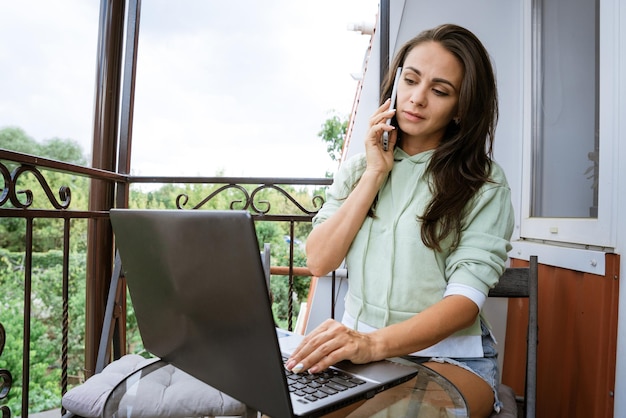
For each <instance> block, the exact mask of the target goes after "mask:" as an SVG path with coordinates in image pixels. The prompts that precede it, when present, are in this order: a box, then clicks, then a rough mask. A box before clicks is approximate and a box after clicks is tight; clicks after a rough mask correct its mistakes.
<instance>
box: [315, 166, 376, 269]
mask: <svg viewBox="0 0 626 418" xmlns="http://www.w3.org/2000/svg"><path fill="white" fill-rule="evenodd" d="M386 176H387V173H382V172H378V173H377V172H373V171H372V170H366V171H365V173H363V175H362V176H361V179H360V180H359V182H358V183H357V185H356V187H355V188H354V190H353V191H352V192H351V193H350V195H348V197H347V198H346V200H345V202H344V203H343V204H342V205H341V206H340V207H339V209H338V210H337V212H335V213H334V214H333V215H332V216H331V217H330V218H328V219H327V220H326V221H324V222H322V223H321V224H319V225H317V226H316V227H315V228H314V229H313V231H311V233H310V234H309V236H308V237H307V240H306V255H307V266H308V267H309V270H311V274H313V275H314V276H324V275H325V274H327V273H328V272H330V271H332V270H334V269H336V268H337V267H339V265H340V263H341V261H342V260H343V259H344V258H345V256H346V254H347V252H348V248H350V245H351V244H352V241H353V240H354V237H355V236H356V234H357V232H358V231H359V228H361V225H362V224H363V221H364V220H365V217H366V216H367V213H368V211H369V209H370V207H371V206H372V203H373V202H374V199H375V197H376V194H377V193H378V190H379V189H380V186H381V185H382V183H383V181H384V180H385V178H386Z"/></svg>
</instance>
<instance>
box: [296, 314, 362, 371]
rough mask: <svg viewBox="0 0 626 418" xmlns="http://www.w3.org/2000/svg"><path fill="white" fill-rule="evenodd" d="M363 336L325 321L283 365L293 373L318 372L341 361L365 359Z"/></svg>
mask: <svg viewBox="0 0 626 418" xmlns="http://www.w3.org/2000/svg"><path fill="white" fill-rule="evenodd" d="M365 339H366V336H364V335H363V334H360V333H358V332H357V331H354V330H351V329H349V328H347V327H345V326H344V325H342V324H340V323H338V322H337V321H333V320H327V321H325V322H324V323H322V324H321V325H320V326H319V327H318V328H317V329H315V330H314V331H313V332H311V333H310V334H309V335H308V336H307V337H305V339H304V340H303V341H302V344H301V345H300V346H299V347H298V348H297V349H296V351H294V353H293V354H292V356H291V358H290V359H289V360H288V361H287V362H286V363H285V367H286V368H287V369H288V370H292V371H293V372H295V373H300V372H303V371H308V372H310V373H318V372H321V371H323V370H325V369H327V368H328V367H330V366H332V365H333V364H335V363H338V362H339V361H341V360H352V361H357V362H364V361H363V358H367V355H366V354H364V352H363V350H364V348H366V347H367V344H363V342H364V340H365ZM365 361H367V360H365Z"/></svg>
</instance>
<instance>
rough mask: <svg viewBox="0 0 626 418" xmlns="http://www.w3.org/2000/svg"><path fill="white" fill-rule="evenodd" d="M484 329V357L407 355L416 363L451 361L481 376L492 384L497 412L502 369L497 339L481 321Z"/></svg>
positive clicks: (494, 407)
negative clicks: (500, 369) (500, 367)
mask: <svg viewBox="0 0 626 418" xmlns="http://www.w3.org/2000/svg"><path fill="white" fill-rule="evenodd" d="M480 328H481V330H482V334H481V336H482V341H483V352H484V353H485V355H484V357H471V358H450V357H430V358H429V357H414V356H406V357H404V358H405V359H407V360H410V361H413V362H415V363H425V362H427V361H435V362H438V363H450V364H454V365H456V366H459V367H462V368H464V369H466V370H469V371H471V372H472V373H474V374H476V375H478V376H479V377H481V378H482V379H483V380H484V381H486V382H487V384H489V386H491V389H492V390H493V396H494V404H493V409H494V410H495V411H496V412H500V409H501V408H502V402H501V401H500V398H499V397H498V383H499V381H500V371H499V369H498V350H497V349H496V341H495V339H494V338H493V335H492V334H491V331H490V330H489V328H487V326H486V325H485V324H483V323H482V321H481V323H480Z"/></svg>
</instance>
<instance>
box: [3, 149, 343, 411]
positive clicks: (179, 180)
mask: <svg viewBox="0 0 626 418" xmlns="http://www.w3.org/2000/svg"><path fill="white" fill-rule="evenodd" d="M52 172H55V173H62V174H63V175H66V176H69V178H74V177H80V178H87V179H88V180H89V182H90V186H89V187H88V189H89V190H73V189H72V188H71V187H70V186H68V185H67V184H61V185H53V184H50V183H51V181H50V180H49V177H51V174H50V173H52ZM0 173H1V175H2V180H3V184H0V187H1V188H0V218H2V220H4V219H5V218H8V219H12V220H19V222H20V223H21V225H22V226H23V227H24V233H23V243H22V244H21V247H22V248H23V261H22V265H21V267H20V269H21V271H22V274H21V278H22V280H23V286H22V287H23V295H22V297H23V307H22V309H21V314H22V321H23V326H22V329H21V330H16V329H9V328H8V327H7V324H0V379H1V380H0V405H2V406H0V413H1V414H0V416H2V417H3V418H7V417H10V416H11V413H14V414H19V415H21V416H22V417H28V413H29V405H30V399H31V398H33V397H36V398H40V397H41V396H43V395H42V394H36V393H35V394H31V393H30V382H31V375H30V371H31V369H32V367H34V366H35V364H34V363H33V361H34V360H33V359H32V355H33V353H34V352H36V347H33V344H35V342H34V341H33V332H34V326H35V325H37V326H38V325H40V324H39V323H38V322H36V323H33V322H31V321H33V319H32V318H34V312H35V311H37V310H40V309H41V306H40V296H39V295H41V293H42V292H43V293H50V292H53V289H52V288H46V287H45V285H44V288H38V287H37V286H42V284H41V283H39V282H38V283H33V277H34V276H33V275H34V271H33V269H34V268H35V267H36V266H35V264H34V262H33V260H34V256H36V255H37V251H36V250H37V240H38V239H39V238H40V237H38V236H37V233H38V227H37V225H38V223H39V222H42V221H44V220H54V222H58V223H60V229H61V232H60V233H59V234H60V237H61V238H60V239H58V240H57V241H56V242H58V248H57V247H54V246H53V247H52V248H53V249H54V250H56V251H57V252H58V254H59V260H60V264H61V266H60V269H59V271H60V273H59V275H60V277H54V278H53V279H52V280H53V283H55V286H54V288H55V289H56V288H57V285H58V288H59V289H60V291H59V293H60V294H59V295H55V297H56V298H59V299H60V301H61V305H62V313H61V315H60V317H59V318H54V319H53V321H58V322H59V323H58V324H57V327H58V326H60V328H61V334H62V335H61V336H60V351H59V352H58V355H57V356H56V358H55V359H54V360H53V363H54V364H49V365H48V367H50V368H51V369H52V368H60V369H61V381H60V382H59V386H60V388H61V390H60V393H61V394H63V393H65V392H66V391H67V389H68V386H69V385H71V383H72V382H71V381H70V380H71V376H69V375H68V361H69V353H70V351H72V350H76V347H75V342H74V341H72V339H71V337H70V336H71V335H81V336H82V337H84V344H82V345H81V347H80V349H83V350H84V377H83V378H87V377H89V376H90V375H91V374H92V372H91V371H92V370H94V366H95V358H96V351H97V341H98V340H99V336H100V332H101V329H102V321H103V318H104V301H105V300H106V296H107V292H108V281H107V280H106V278H110V275H111V269H112V262H113V253H114V248H113V244H112V243H113V237H112V232H111V229H110V225H109V222H108V216H109V214H108V210H107V209H104V210H90V209H88V208H86V207H77V204H75V202H74V200H75V198H76V197H81V198H82V199H79V200H81V202H83V204H84V202H93V196H90V195H93V194H95V193H99V192H100V190H102V185H103V184H104V185H106V187H105V189H107V190H113V196H107V197H105V198H104V199H103V200H104V201H105V202H111V203H108V204H107V205H105V206H108V208H111V207H112V206H113V203H112V202H117V204H116V205H115V206H117V207H128V194H129V190H130V186H136V187H142V186H138V185H141V184H143V185H145V184H153V185H187V186H188V185H191V184H199V185H210V186H212V187H211V192H210V193H209V194H208V195H206V196H203V197H202V199H200V200H199V201H190V197H189V195H188V194H186V193H179V194H178V195H177V196H176V197H175V202H171V205H172V206H173V207H175V208H178V209H181V210H188V209H200V210H202V209H209V208H219V209H242V210H248V211H250V212H251V214H252V216H253V218H254V219H255V221H256V222H258V221H268V222H286V223H288V231H289V232H288V237H285V241H286V242H287V243H288V246H289V248H288V257H287V263H286V265H283V266H275V267H273V268H272V274H273V275H286V277H287V278H288V280H289V295H291V294H292V293H293V285H294V278H295V277H296V276H298V275H303V274H306V273H307V269H306V268H303V266H301V265H300V266H296V265H294V245H295V242H296V238H297V237H296V232H295V231H296V228H297V227H298V226H299V225H300V224H309V223H310V221H311V219H312V217H313V216H314V215H315V214H316V213H317V211H318V210H319V208H320V207H321V205H322V203H323V201H324V199H323V197H322V195H321V194H322V193H323V188H324V187H326V186H328V185H329V184H330V183H331V179H327V178H318V179H315V178H305V179H302V178H301V179H291V178H262V177H259V178H237V177H139V176H131V175H122V174H119V173H115V172H111V171H105V170H99V169H92V168H87V167H82V166H77V165H72V164H66V163H62V162H59V161H54V160H47V159H43V158H39V157H36V156H32V155H26V154H20V153H16V152H11V151H7V150H0ZM35 180H36V181H35ZM54 187H56V188H58V189H57V190H58V192H56V193H55V192H53V188H54ZM296 187H299V188H300V189H299V190H296ZM303 191H306V193H305V192H303ZM270 195H273V196H280V199H281V200H280V201H281V202H282V203H281V205H279V206H280V207H276V206H274V207H273V206H272V204H271V202H270V200H269V199H268V196H270ZM224 196H226V197H227V198H226V199H225V198H224ZM218 201H219V202H221V205H223V206H225V207H216V205H217V202H218ZM120 202H122V203H120ZM89 206H92V205H91V204H90V205H89ZM85 223H86V224H87V227H86V228H85V227H84V225H85ZM77 225H81V226H82V229H81V231H86V232H85V234H86V236H82V237H78V240H80V239H83V238H84V239H85V241H86V242H87V245H86V246H84V247H85V248H86V252H85V260H82V259H79V261H77V258H76V257H75V256H73V255H72V251H71V248H73V247H75V246H76V245H77V243H76V241H75V240H76V239H77V237H76V236H75V235H76V229H77V228H79V229H80V226H79V227H77ZM20 227H21V226H20ZM72 240H74V241H72ZM94 242H96V243H98V245H93V243H94ZM79 244H80V243H79ZM48 248H50V247H48ZM0 261H2V260H1V257H0ZM76 262H85V264H86V266H87V267H86V273H85V276H84V277H82V278H80V279H79V280H84V281H85V289H86V291H85V295H86V296H85V297H86V299H85V303H84V308H85V326H84V333H83V331H82V330H77V329H76V327H78V326H79V324H77V323H76V322H75V320H76V319H75V318H72V316H71V312H70V309H69V307H70V301H71V300H72V299H73V298H76V297H77V296H80V295H75V294H73V293H72V290H73V289H74V288H75V287H76V286H74V281H75V278H74V277H72V273H71V272H72V271H73V270H74V267H75V266H74V265H73V263H76ZM0 264H2V263H0ZM99 278H105V280H102V279H99ZM1 280H2V275H0V298H1V299H2V301H3V302H4V301H5V296H7V295H6V294H5V289H7V287H6V286H3V285H2V281H1ZM34 287H35V288H36V289H35V290H34ZM47 296H50V295H47ZM287 303H288V306H289V307H288V309H289V314H288V327H289V328H292V327H293V322H292V319H293V308H294V307H293V300H292V298H291V297H288V300H287ZM0 308H1V309H5V307H4V306H3V305H1V304H0ZM119 308H120V309H122V312H125V309H126V306H120V307H119ZM0 318H2V317H1V316H0ZM36 321H39V320H38V319H37V320H36ZM3 325H4V327H3ZM117 325H118V329H117V330H116V332H115V333H114V334H113V337H112V341H111V345H112V347H114V349H113V350H112V357H114V358H117V357H119V356H120V355H122V354H124V353H125V352H126V322H125V320H122V321H118V322H117ZM5 331H6V335H5ZM37 332H39V331H37ZM14 333H17V334H20V333H22V337H21V338H22V341H21V347H22V349H21V359H22V370H21V371H18V370H8V369H7V368H6V367H5V366H4V365H5V364H6V362H5V361H2V360H3V356H7V352H6V351H5V352H4V353H3V349H4V348H5V345H7V346H8V342H9V341H10V340H11V339H12V338H13V339H15V335H11V334H14ZM11 390H13V391H14V392H17V393H19V395H20V396H21V402H20V404H21V411H19V412H18V411H10V410H9V408H8V406H7V405H6V402H7V399H8V398H9V397H10V396H13V395H12V394H11ZM31 395H33V396H31ZM55 407H56V408H58V407H60V398H59V399H58V402H57V404H56V406H55ZM14 409H15V408H14ZM33 412H35V411H33Z"/></svg>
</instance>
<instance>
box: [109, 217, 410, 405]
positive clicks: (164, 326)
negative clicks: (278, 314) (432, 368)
mask: <svg viewBox="0 0 626 418" xmlns="http://www.w3.org/2000/svg"><path fill="white" fill-rule="evenodd" d="M111 223H112V225H113V231H114V234H115V242H116V245H117V248H118V250H119V253H120V257H121V259H122V268H123V270H124V273H125V276H126V280H127V284H128V289H129V292H130V297H131V300H132V304H133V307H134V310H135V314H136V317H137V322H138V326H139V331H140V333H141V337H142V339H143V343H144V346H145V348H146V349H147V350H148V351H149V352H150V353H152V354H153V355H155V356H157V357H160V358H161V359H163V360H165V361H166V362H168V363H170V364H173V365H174V366H176V367H178V368H179V369H181V370H183V371H185V372H187V373H189V374H190V375H192V376H194V377H196V378H197V379H200V380H202V381H204V382H205V383H207V384H209V385H211V386H213V387H214V388H216V389H218V390H220V391H222V392H224V393H226V394H228V395H230V396H231V397H233V398H235V399H238V400H239V401H241V402H243V403H245V404H246V405H248V406H249V407H251V408H254V409H256V410H258V411H261V412H262V413H264V414H266V415H268V416H271V417H317V416H322V415H324V414H327V413H329V412H332V411H335V410H337V409H340V408H342V407H344V406H347V405H349V404H351V403H353V402H356V401H358V400H361V399H368V398H371V397H372V396H374V395H375V394H376V393H378V392H381V391H383V390H385V389H387V388H390V387H392V386H395V385H398V384H400V383H403V382H405V381H408V380H410V379H411V378H412V377H413V376H415V375H416V374H417V371H416V369H415V368H412V367H408V366H405V365H401V364H398V363H395V362H392V361H388V360H384V361H380V362H374V363H370V364H367V365H355V364H352V363H351V362H347V361H345V362H341V363H339V364H337V365H335V366H333V367H331V368H330V369H329V370H328V371H327V372H326V373H325V374H319V375H309V374H308V373H303V374H300V375H295V376H294V374H292V373H291V372H288V371H287V370H285V368H284V362H285V358H286V357H288V356H289V354H290V353H291V352H292V351H293V350H294V349H295V347H297V345H298V343H299V341H300V340H301V338H303V337H302V336H300V335H297V334H294V333H292V332H289V331H286V330H282V329H278V328H276V325H275V322H274V317H273V314H272V309H271V302H270V298H269V291H268V287H267V283H266V280H265V272H264V269H263V265H262V261H261V256H260V250H259V244H258V241H257V237H256V233H255V226H254V222H253V219H252V217H251V216H250V214H249V213H248V212H247V211H239V210H227V211H213V210H141V209H139V210H134V209H112V210H111ZM318 378H319V379H321V380H318V384H319V385H320V386H318V387H316V388H314V389H313V390H312V389H308V388H307V389H304V388H303V387H300V385H304V384H305V383H309V382H307V381H309V380H310V381H313V380H316V379H318ZM294 381H295V382H294ZM319 382H321V383H319ZM290 383H291V386H292V387H291V389H290ZM294 383H296V385H295V386H296V387H299V389H293V386H294ZM298 383H299V384H298ZM311 390H312V391H311ZM301 392H304V395H305V396H302V393H301ZM307 392H308V393H307Z"/></svg>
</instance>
